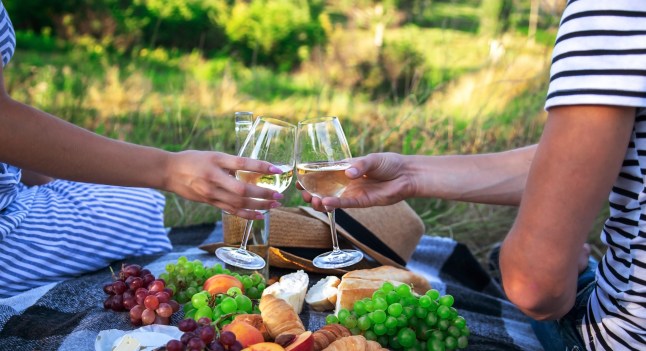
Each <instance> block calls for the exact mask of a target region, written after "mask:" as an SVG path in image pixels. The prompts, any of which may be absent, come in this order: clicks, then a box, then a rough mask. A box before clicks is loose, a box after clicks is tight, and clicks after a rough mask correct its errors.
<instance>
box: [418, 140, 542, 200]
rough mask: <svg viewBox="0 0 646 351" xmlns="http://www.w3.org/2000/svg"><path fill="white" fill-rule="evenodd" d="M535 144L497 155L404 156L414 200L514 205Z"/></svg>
mask: <svg viewBox="0 0 646 351" xmlns="http://www.w3.org/2000/svg"><path fill="white" fill-rule="evenodd" d="M535 151H536V145H532V146H528V147H524V148H520V149H515V150H511V151H505V152H500V153H491V154H479V155H459V156H407V157H406V161H405V162H406V167H407V168H408V169H409V170H410V171H409V172H410V173H411V174H413V176H411V179H412V181H413V182H414V183H415V185H414V188H415V189H416V190H415V193H416V194H415V197H434V198H441V199H447V200H457V201H466V202H477V203H488V204H497V205H518V204H519V203H520V200H521V198H522V197H523V191H524V189H525V183H526V180H527V173H528V171H529V166H530V164H531V162H532V159H533V157H534V153H535Z"/></svg>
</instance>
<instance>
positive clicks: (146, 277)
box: [103, 264, 180, 325]
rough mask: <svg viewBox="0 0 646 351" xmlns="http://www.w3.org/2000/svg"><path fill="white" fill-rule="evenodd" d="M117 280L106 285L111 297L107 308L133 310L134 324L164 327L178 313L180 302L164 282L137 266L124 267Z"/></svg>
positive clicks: (126, 265)
mask: <svg viewBox="0 0 646 351" xmlns="http://www.w3.org/2000/svg"><path fill="white" fill-rule="evenodd" d="M113 278H114V281H113V282H112V283H108V284H106V285H104V286H103V291H104V292H105V293H106V294H108V297H107V298H106V299H105V301H104V302H103V307H104V308H105V309H111V310H113V311H130V322H132V324H133V325H142V324H143V325H149V324H153V323H155V324H165V325H168V324H169V322H170V316H171V315H172V314H173V313H175V312H177V311H179V307H180V306H179V303H177V301H175V300H172V299H171V298H172V297H173V292H172V290H170V289H168V288H167V287H166V286H165V282H164V280H162V279H155V276H154V275H153V274H152V273H151V272H150V271H149V270H148V269H142V268H141V266H139V265H137V264H123V265H122V267H121V270H120V271H119V272H118V274H116V275H115V274H113Z"/></svg>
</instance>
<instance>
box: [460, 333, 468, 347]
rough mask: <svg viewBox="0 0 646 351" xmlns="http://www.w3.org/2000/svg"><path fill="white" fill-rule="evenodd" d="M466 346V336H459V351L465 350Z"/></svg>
mask: <svg viewBox="0 0 646 351" xmlns="http://www.w3.org/2000/svg"><path fill="white" fill-rule="evenodd" d="M467 346H469V338H467V337H466V336H464V335H463V336H461V337H459V338H458V348H459V349H466V348H467Z"/></svg>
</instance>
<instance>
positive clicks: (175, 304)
mask: <svg viewBox="0 0 646 351" xmlns="http://www.w3.org/2000/svg"><path fill="white" fill-rule="evenodd" d="M168 304H169V305H170V307H171V308H172V309H173V313H175V312H177V311H179V302H177V301H175V300H170V301H168Z"/></svg>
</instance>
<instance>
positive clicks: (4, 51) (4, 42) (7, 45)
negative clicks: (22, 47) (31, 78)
mask: <svg viewBox="0 0 646 351" xmlns="http://www.w3.org/2000/svg"><path fill="white" fill-rule="evenodd" d="M15 49H16V33H14V31H13V26H12V25H11V20H10V19H9V16H8V15H7V11H5V9H4V5H3V4H2V1H0V54H1V55H2V66H3V67H4V65H6V64H7V63H9V60H11V56H13V52H14V50H15Z"/></svg>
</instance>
